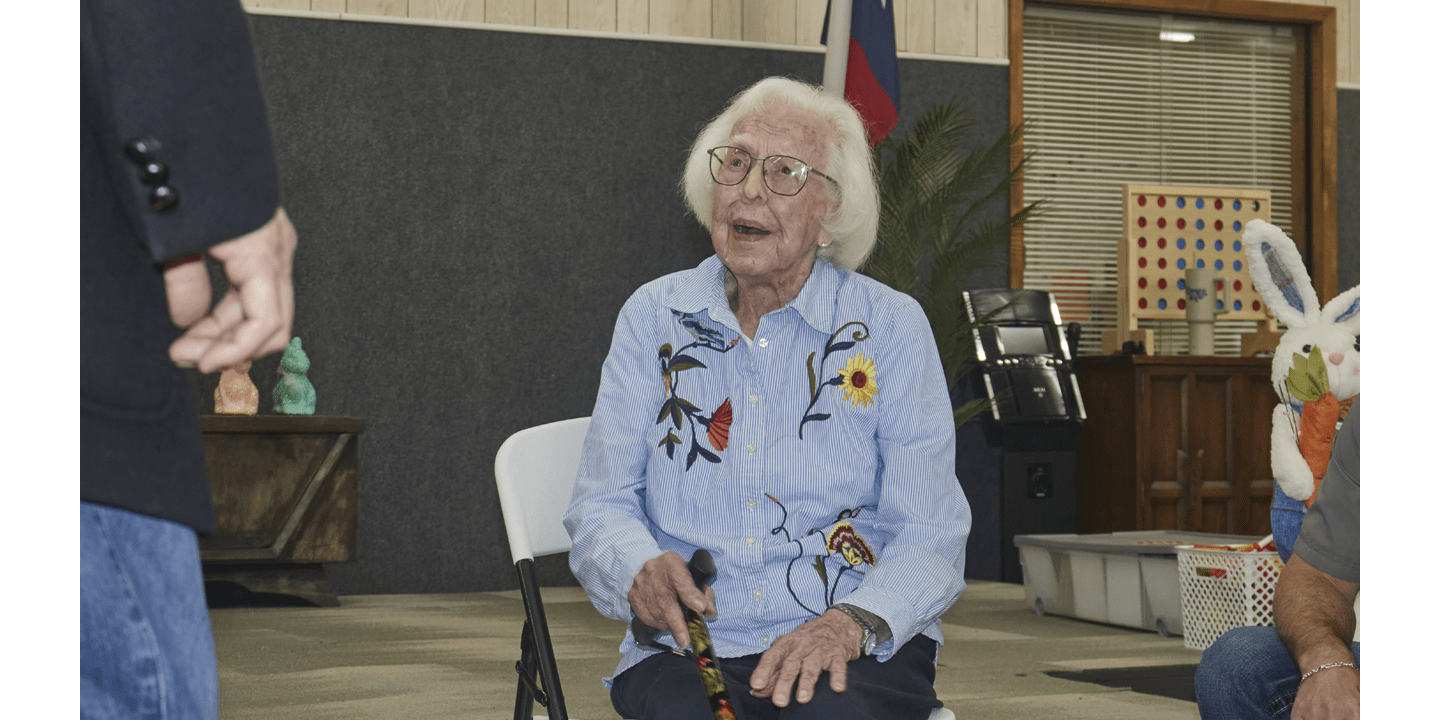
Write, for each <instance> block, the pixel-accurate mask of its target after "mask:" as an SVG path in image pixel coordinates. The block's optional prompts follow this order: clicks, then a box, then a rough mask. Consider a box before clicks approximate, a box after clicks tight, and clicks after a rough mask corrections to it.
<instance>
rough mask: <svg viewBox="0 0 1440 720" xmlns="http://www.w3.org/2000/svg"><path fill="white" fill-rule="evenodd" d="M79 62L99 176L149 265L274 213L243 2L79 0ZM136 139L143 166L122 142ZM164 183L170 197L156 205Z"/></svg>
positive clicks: (237, 232)
mask: <svg viewBox="0 0 1440 720" xmlns="http://www.w3.org/2000/svg"><path fill="white" fill-rule="evenodd" d="M80 58H81V93H82V96H83V97H84V99H85V101H86V103H85V105H86V106H87V107H86V111H87V112H85V113H82V114H84V115H86V117H85V120H86V128H85V130H86V131H87V132H92V133H95V134H96V136H97V137H96V141H97V143H98V145H99V148H100V156H101V159H102V162H101V165H102V167H101V168H97V169H98V170H101V171H103V172H105V173H106V174H107V175H108V176H109V179H110V184H111V185H112V186H113V187H114V188H115V189H116V192H117V193H118V194H119V200H120V203H121V204H122V205H123V206H124V208H125V214H126V216H127V218H128V219H129V221H130V222H131V223H132V224H133V225H134V230H135V232H134V237H138V238H140V239H141V241H142V242H143V243H144V244H145V245H146V247H147V249H148V251H149V254H150V256H151V258H152V259H153V260H155V261H156V262H157V263H158V262H162V261H165V260H168V259H171V258H175V257H178V256H182V255H187V254H191V253H195V252H199V251H202V250H204V249H205V248H208V247H210V246H212V245H215V244H217V243H220V242H224V241H226V240H229V239H232V238H235V237H239V236H241V235H244V234H245V233H247V232H250V231H252V230H254V229H256V228H258V227H260V226H261V225H264V224H265V222H267V221H268V220H269V219H270V217H271V216H272V215H274V213H275V209H276V207H277V206H278V205H279V199H280V190H279V180H278V177H277V172H276V168H275V160H274V154H273V149H272V145H271V138H270V130H269V126H268V125H267V123H266V119H265V105H264V101H263V99H262V96H261V93H260V84H259V78H258V74H257V71H256V68H255V57H254V52H253V50H252V48H251V42H250V30H249V25H248V23H247V20H246V17H245V13H244V11H243V10H242V9H241V7H240V4H239V2H238V0H185V1H184V2H174V1H173V0H82V2H81V13H80ZM135 140H153V141H156V143H152V144H150V145H147V146H145V147H144V149H145V151H146V153H147V154H148V159H146V158H142V157H140V155H139V153H137V152H136V148H134V147H128V146H130V145H131V143H132V142H133V141H135ZM151 163H155V164H157V165H151ZM147 165H151V168H152V170H155V169H158V170H160V172H159V173H156V172H150V173H148V174H147V173H146V171H145V168H146V166H147ZM162 186H163V187H165V188H167V190H168V192H169V193H171V194H173V195H174V197H175V200H176V201H175V202H174V203H173V205H171V206H169V207H164V208H161V209H156V207H155V205H154V203H153V199H152V196H153V195H154V194H155V192H156V190H157V188H159V187H162ZM120 235H121V234H117V236H120Z"/></svg>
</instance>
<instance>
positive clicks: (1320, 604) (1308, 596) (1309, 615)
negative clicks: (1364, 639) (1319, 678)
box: [1275, 555, 1359, 672]
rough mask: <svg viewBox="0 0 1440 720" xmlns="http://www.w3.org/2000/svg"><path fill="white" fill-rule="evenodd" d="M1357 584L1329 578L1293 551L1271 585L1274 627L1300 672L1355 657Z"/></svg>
mask: <svg viewBox="0 0 1440 720" xmlns="http://www.w3.org/2000/svg"><path fill="white" fill-rule="evenodd" d="M1358 591H1359V586H1358V585H1356V584H1353V583H1347V582H1345V581H1342V580H1338V579H1336V578H1333V577H1331V576H1329V575H1327V574H1325V573H1324V572H1321V571H1320V570H1318V569H1316V568H1315V567H1314V566H1312V565H1310V564H1309V563H1307V562H1305V560H1304V559H1303V558H1301V557H1300V556H1299V555H1295V556H1292V557H1291V558H1290V562H1289V563H1287V564H1286V566H1285V570H1284V572H1282V573H1281V574H1280V581H1279V583H1278V585H1277V587H1276V589H1275V629H1276V631H1277V632H1278V633H1279V635H1280V639H1281V641H1283V642H1284V643H1285V648H1286V649H1287V650H1289V651H1290V657H1292V658H1294V659H1295V664H1296V666H1298V667H1299V668H1300V670H1301V671H1302V672H1304V671H1306V670H1309V669H1312V668H1315V667H1319V666H1320V665H1323V664H1325V663H1331V662H1352V663H1353V662H1354V661H1355V657H1354V655H1353V654H1352V653H1351V652H1350V639H1351V638H1353V637H1354V635H1355V608H1354V602H1355V593H1356V592H1358Z"/></svg>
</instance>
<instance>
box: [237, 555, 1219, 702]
mask: <svg viewBox="0 0 1440 720" xmlns="http://www.w3.org/2000/svg"><path fill="white" fill-rule="evenodd" d="M543 594H544V596H545V604H546V611H547V614H548V616H549V621H550V626H551V635H552V637H553V639H554V641H555V649H556V654H557V656H558V658H559V663H560V670H561V683H562V686H563V690H564V695H565V700H566V706H567V709H568V710H569V713H570V715H571V716H572V717H576V718H583V719H584V720H609V719H613V718H616V717H617V716H616V714H615V712H614V711H613V710H612V709H611V708H610V703H609V698H608V695H607V692H606V690H605V689H604V687H603V686H602V685H601V683H600V678H601V677H603V676H606V675H609V674H610V672H612V671H613V670H614V666H615V661H616V659H617V654H616V647H617V646H618V645H619V641H620V637H621V634H622V633H623V626H622V624H621V623H619V622H617V621H613V620H607V619H605V618H603V617H601V616H600V615H599V614H598V613H596V612H595V610H594V608H593V607H591V606H590V603H589V601H588V600H587V599H586V598H585V596H584V593H583V592H582V591H581V590H580V589H579V588H547V589H546V590H544V591H543ZM211 621H212V623H213V626H214V629H215V644H216V650H217V654H218V657H219V662H220V717H221V718H222V720H252V719H253V720H331V719H333V720H372V719H373V720H396V719H400V718H403V719H405V720H420V719H435V720H442V719H445V720H448V719H450V718H455V719H457V720H458V719H460V718H465V719H466V720H473V719H475V718H481V719H483V720H503V719H504V718H509V717H510V716H511V713H512V710H513V706H514V697H515V670H514V666H515V661H516V660H517V659H518V658H519V637H520V628H521V625H522V624H523V622H524V610H523V608H522V607H521V604H520V600H519V593H518V591H511V592H501V593H471V594H460V595H362V596H345V597H342V598H341V606H340V607H338V608H313V607H228V608H218V609H215V610H212V611H211ZM943 622H944V631H945V637H946V645H945V646H944V647H943V648H942V649H941V651H940V663H939V666H938V667H937V671H936V683H935V685H936V690H937V693H938V694H939V697H940V699H941V700H943V701H944V702H945V704H946V706H947V707H950V708H951V709H952V710H954V711H955V713H956V715H957V716H959V717H960V718H965V719H966V720H987V719H990V718H994V719H997V720H998V719H1000V718H1005V719H1006V720H1009V719H1010V718H1026V719H1027V720H1050V719H1056V720H1058V719H1060V718H1066V719H1072V720H1088V719H1094V720H1194V719H1195V718H1198V717H1199V713H1198V712H1197V710H1196V706H1195V703H1194V702H1187V701H1185V700H1181V699H1176V698H1175V697H1167V695H1183V689H1184V685H1185V684H1186V681H1185V675H1186V672H1187V670H1185V669H1184V668H1183V667H1181V666H1185V667H1192V668H1193V666H1194V664H1195V663H1198V662H1199V660H1200V653H1199V652H1198V651H1195V650H1188V649H1186V648H1185V647H1184V645H1183V640H1182V639H1181V638H1179V637H1171V638H1162V637H1160V636H1159V635H1156V634H1155V633H1150V632H1142V631H1138V630H1131V629H1127V628H1120V627H1113V626H1109V625H1102V624H1098V623H1090V622H1085V621H1081V620H1073V619H1068V618H1061V617H1055V616H1047V617H1040V616H1037V615H1035V613H1034V611H1033V610H1031V609H1030V607H1029V606H1027V605H1026V603H1025V601H1024V589H1023V588H1022V587H1021V586H1019V585H1008V584H1002V583H990V582H983V581H973V582H972V584H971V586H970V588H969V590H967V591H966V593H965V595H964V596H962V597H961V599H960V602H958V603H956V605H955V607H953V608H951V609H950V611H949V612H948V613H946V615H945V616H944V619H943ZM1130 688H1134V689H1133V690H1132V689H1130ZM537 712H542V711H540V710H538V709H537Z"/></svg>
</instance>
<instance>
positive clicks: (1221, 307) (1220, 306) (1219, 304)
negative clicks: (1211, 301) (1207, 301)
mask: <svg viewBox="0 0 1440 720" xmlns="http://www.w3.org/2000/svg"><path fill="white" fill-rule="evenodd" d="M1215 311H1216V312H1225V301H1224V300H1216V301H1215Z"/></svg>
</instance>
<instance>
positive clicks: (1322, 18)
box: [1010, 0, 1339, 303]
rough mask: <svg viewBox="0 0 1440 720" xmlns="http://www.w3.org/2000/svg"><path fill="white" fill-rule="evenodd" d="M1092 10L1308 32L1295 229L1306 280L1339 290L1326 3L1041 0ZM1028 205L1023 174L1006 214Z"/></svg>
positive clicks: (1015, 104) (1019, 95)
mask: <svg viewBox="0 0 1440 720" xmlns="http://www.w3.org/2000/svg"><path fill="white" fill-rule="evenodd" d="M1046 1H1047V4H1063V5H1074V6H1081V7H1089V8H1095V9H1108V10H1139V11H1148V12H1164V13H1175V14H1180V15H1194V16H1198V17H1206V18H1214V19H1222V20H1253V21H1260V22H1268V23H1276V24H1283V25H1292V26H1297V27H1299V28H1300V29H1301V30H1303V31H1304V32H1305V41H1306V42H1305V47H1306V57H1305V60H1304V62H1306V63H1307V64H1308V66H1307V67H1306V70H1307V72H1306V76H1305V82H1304V88H1305V111H1306V112H1305V117H1304V118H1300V119H1298V120H1297V121H1296V129H1297V130H1303V131H1304V133H1305V134H1304V142H1303V143H1296V150H1295V154H1296V158H1297V159H1303V161H1304V162H1302V163H1297V165H1298V167H1296V168H1295V169H1294V170H1293V172H1294V174H1295V177H1296V179H1297V182H1296V185H1295V187H1296V188H1297V189H1303V190H1304V193H1303V195H1301V194H1300V193H1296V194H1297V196H1299V197H1298V198H1297V199H1300V200H1302V201H1303V202H1304V211H1303V212H1297V213H1295V217H1294V227H1293V228H1292V232H1293V235H1294V240H1295V244H1296V245H1297V246H1299V248H1300V254H1301V255H1302V256H1303V257H1304V258H1305V259H1306V261H1307V262H1308V263H1309V266H1310V276H1311V279H1312V280H1313V281H1314V283H1315V291H1316V293H1317V294H1319V296H1320V302H1322V303H1324V302H1328V301H1329V300H1330V299H1331V298H1333V297H1335V295H1336V294H1337V293H1338V292H1339V288H1338V284H1339V279H1338V272H1337V266H1338V264H1339V256H1338V253H1337V251H1336V245H1337V235H1338V229H1337V227H1336V223H1337V220H1336V202H1337V201H1336V180H1337V173H1338V167H1339V165H1338V161H1337V159H1336V119H1335V112H1336V110H1335V104H1336V86H1335V61H1336V57H1335V43H1336V35H1335V33H1336V25H1335V22H1336V21H1335V18H1336V10H1335V8H1333V7H1330V6H1326V5H1303V4H1298V3H1283V2H1265V1H1264V0H1046ZM1024 30H1025V0H1010V124H1011V125H1019V124H1020V123H1022V122H1024V118H1025V93H1024V90H1025V84H1024V83H1025V33H1024ZM1014 152H1015V155H1014V157H1015V158H1016V159H1018V158H1019V157H1020V156H1021V155H1022V154H1023V153H1024V138H1021V140H1020V141H1019V142H1017V143H1016V144H1015V151H1014ZM1024 206H1025V178H1024V174H1023V173H1022V174H1021V175H1020V176H1019V177H1017V178H1016V182H1015V185H1013V186H1012V187H1011V189H1010V212H1011V213H1015V212H1019V210H1020V209H1021V208H1023V207H1024ZM1024 279H1025V228H1024V227H1023V226H1021V227H1017V228H1015V230H1014V231H1013V232H1012V233H1011V234H1010V287H1014V288H1019V287H1024Z"/></svg>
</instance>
